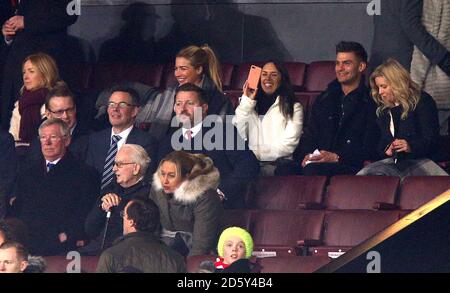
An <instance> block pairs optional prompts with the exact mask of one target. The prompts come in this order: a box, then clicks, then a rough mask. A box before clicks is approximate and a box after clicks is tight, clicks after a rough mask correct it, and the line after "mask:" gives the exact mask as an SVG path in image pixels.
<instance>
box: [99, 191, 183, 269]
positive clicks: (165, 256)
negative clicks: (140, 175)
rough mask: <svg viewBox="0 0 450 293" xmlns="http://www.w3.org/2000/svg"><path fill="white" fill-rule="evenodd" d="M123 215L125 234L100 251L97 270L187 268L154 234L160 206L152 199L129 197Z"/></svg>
mask: <svg viewBox="0 0 450 293" xmlns="http://www.w3.org/2000/svg"><path fill="white" fill-rule="evenodd" d="M122 216H123V234H124V236H123V237H121V238H119V239H117V240H116V241H115V242H114V246H113V247H110V248H108V249H107V250H105V251H104V252H103V253H102V255H101V256H100V259H99V262H98V266H97V273H120V272H127V271H130V270H133V271H139V272H143V273H183V272H186V264H185V261H184V258H183V257H182V256H181V255H179V254H178V253H177V252H175V251H174V250H172V249H171V248H169V247H167V245H165V244H164V243H163V242H161V241H160V240H159V237H158V236H156V235H157V233H158V232H159V229H160V222H159V210H158V207H157V206H156V205H155V204H154V203H153V202H152V201H150V200H141V199H132V200H131V201H129V202H128V204H127V205H126V206H125V209H124V210H123V211H122Z"/></svg>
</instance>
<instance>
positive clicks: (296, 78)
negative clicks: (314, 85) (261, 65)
mask: <svg viewBox="0 0 450 293" xmlns="http://www.w3.org/2000/svg"><path fill="white" fill-rule="evenodd" d="M283 65H284V67H285V68H286V70H287V72H288V74H289V78H290V80H291V84H292V86H293V88H294V91H295V92H298V91H302V90H303V87H304V85H305V74H306V64H305V63H303V62H285V63H284V64H283Z"/></svg>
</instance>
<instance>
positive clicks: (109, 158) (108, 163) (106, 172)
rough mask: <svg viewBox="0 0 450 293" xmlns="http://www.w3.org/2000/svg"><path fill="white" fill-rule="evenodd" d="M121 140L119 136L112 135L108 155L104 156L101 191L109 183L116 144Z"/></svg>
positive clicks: (111, 176) (112, 174)
mask: <svg viewBox="0 0 450 293" xmlns="http://www.w3.org/2000/svg"><path fill="white" fill-rule="evenodd" d="M120 139H122V138H121V137H120V136H119V135H113V136H112V138H111V146H110V147H109V150H108V153H107V154H106V159H105V167H104V168H103V174H102V189H103V188H105V187H106V186H107V185H108V184H109V183H111V181H112V179H113V177H114V172H113V166H114V158H115V157H116V154H117V143H118V142H119V140H120Z"/></svg>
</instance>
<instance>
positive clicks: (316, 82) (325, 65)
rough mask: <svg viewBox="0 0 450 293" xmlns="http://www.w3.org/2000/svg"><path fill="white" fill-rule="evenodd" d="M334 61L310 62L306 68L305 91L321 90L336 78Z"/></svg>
mask: <svg viewBox="0 0 450 293" xmlns="http://www.w3.org/2000/svg"><path fill="white" fill-rule="evenodd" d="M334 66H335V62H334V61H315V62H311V64H309V65H308V67H307V69H306V81H305V91H307V92H322V91H324V90H326V89H327V87H328V84H329V83H330V82H332V81H333V80H334V79H336V73H335V70H334Z"/></svg>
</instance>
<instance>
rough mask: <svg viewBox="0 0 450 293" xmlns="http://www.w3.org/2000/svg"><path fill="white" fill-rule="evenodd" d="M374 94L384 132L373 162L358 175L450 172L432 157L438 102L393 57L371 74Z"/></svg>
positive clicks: (371, 85) (437, 128)
mask: <svg viewBox="0 0 450 293" xmlns="http://www.w3.org/2000/svg"><path fill="white" fill-rule="evenodd" d="M370 87H371V89H372V91H371V94H372V98H373V99H374V100H375V102H376V103H377V105H378V108H377V116H378V125H379V127H380V131H381V136H380V140H379V143H378V152H379V154H380V156H382V157H384V159H383V160H381V161H377V162H374V163H372V164H370V165H368V166H366V167H365V168H364V169H362V170H361V171H360V172H359V173H358V175H389V176H399V177H400V178H402V179H403V178H404V177H406V176H425V175H448V174H447V173H446V172H445V171H444V170H442V169H441V168H440V167H439V166H438V165H437V164H436V163H434V162H433V161H432V160H431V159H432V157H433V154H435V153H436V152H437V148H438V141H439V123H438V113H437V108H436V103H435V102H434V100H433V98H432V97H431V96H430V95H429V94H427V93H426V92H421V91H420V89H419V86H418V85H417V84H416V83H415V82H414V81H413V80H412V79H411V77H410V75H409V73H408V72H407V71H406V69H405V68H404V67H403V66H402V65H400V63H399V62H398V61H396V60H394V59H388V60H387V61H385V62H384V63H383V64H382V65H380V66H378V67H377V68H376V69H375V71H374V72H373V73H372V75H371V76H370Z"/></svg>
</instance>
